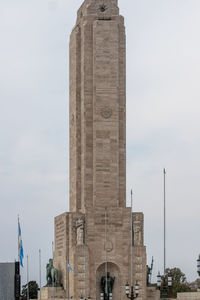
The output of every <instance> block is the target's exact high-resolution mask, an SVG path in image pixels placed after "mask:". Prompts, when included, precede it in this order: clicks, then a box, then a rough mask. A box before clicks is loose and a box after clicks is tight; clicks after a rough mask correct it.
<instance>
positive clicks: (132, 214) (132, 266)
mask: <svg viewBox="0 0 200 300" xmlns="http://www.w3.org/2000/svg"><path fill="white" fill-rule="evenodd" d="M132 211H133V191H132V190H131V287H132V286H133V213H132Z"/></svg>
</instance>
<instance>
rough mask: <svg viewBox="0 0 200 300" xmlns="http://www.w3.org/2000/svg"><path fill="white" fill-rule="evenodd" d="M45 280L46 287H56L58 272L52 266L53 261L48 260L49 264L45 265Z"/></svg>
mask: <svg viewBox="0 0 200 300" xmlns="http://www.w3.org/2000/svg"><path fill="white" fill-rule="evenodd" d="M46 280H47V286H52V285H53V286H57V285H58V270H57V269H55V268H54V266H53V259H52V258H50V259H49V263H48V264H47V265H46Z"/></svg>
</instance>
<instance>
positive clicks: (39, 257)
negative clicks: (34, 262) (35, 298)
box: [39, 249, 42, 300]
mask: <svg viewBox="0 0 200 300" xmlns="http://www.w3.org/2000/svg"><path fill="white" fill-rule="evenodd" d="M39 280H40V300H41V293H42V291H41V249H39Z"/></svg>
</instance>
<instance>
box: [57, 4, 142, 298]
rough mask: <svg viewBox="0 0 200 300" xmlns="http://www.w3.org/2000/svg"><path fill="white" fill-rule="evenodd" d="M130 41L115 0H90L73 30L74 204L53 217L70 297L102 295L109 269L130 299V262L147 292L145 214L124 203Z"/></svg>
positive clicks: (117, 293) (118, 290)
mask: <svg viewBox="0 0 200 300" xmlns="http://www.w3.org/2000/svg"><path fill="white" fill-rule="evenodd" d="M125 47H126V46H125V28H124V19H123V17H122V16H120V15H119V8H118V4H117V0H85V1H84V3H83V4H82V6H81V7H80V9H79V10H78V14H77V21H76V25H75V27H74V29H73V31H72V33H71V38H70V212H68V213H64V214H62V215H60V216H58V217H56V218H55V252H54V265H55V267H56V268H58V269H59V275H60V282H61V283H62V284H63V286H64V289H65V291H66V297H67V298H71V299H72V298H73V299H76V300H78V299H80V296H81V295H83V297H85V298H87V297H88V296H89V295H90V297H91V298H92V299H100V292H101V278H102V277H103V276H105V273H106V272H107V271H108V272H110V275H111V276H112V277H115V282H114V285H113V299H114V300H121V299H124V300H125V299H127V298H126V295H125V285H126V283H127V282H129V283H130V277H131V263H132V266H133V280H134V282H136V281H138V283H139V286H140V291H139V299H142V300H145V299H146V249H145V247H144V245H143V214H142V213H133V214H132V212H131V209H130V208H127V207H126V48H125ZM131 214H132V215H131ZM131 220H132V221H133V225H132V226H133V237H132V240H133V242H132V245H131ZM131 247H132V253H133V255H132V262H131ZM68 262H69V263H70V265H71V266H72V268H73V269H74V270H75V274H73V273H72V272H71V271H69V270H67V263H68Z"/></svg>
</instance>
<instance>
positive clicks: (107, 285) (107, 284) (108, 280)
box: [101, 272, 115, 299]
mask: <svg viewBox="0 0 200 300" xmlns="http://www.w3.org/2000/svg"><path fill="white" fill-rule="evenodd" d="M114 281H115V277H111V276H110V273H109V272H107V276H102V277H101V290H102V292H103V293H104V296H105V299H109V294H110V293H112V290H113V285H114Z"/></svg>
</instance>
